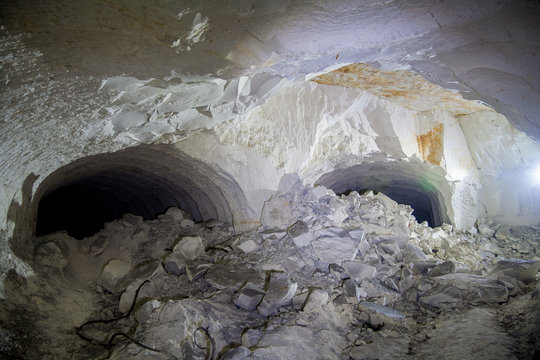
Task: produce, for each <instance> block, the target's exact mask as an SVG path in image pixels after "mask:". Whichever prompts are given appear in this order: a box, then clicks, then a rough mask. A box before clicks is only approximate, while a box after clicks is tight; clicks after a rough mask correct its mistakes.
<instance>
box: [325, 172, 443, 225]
mask: <svg viewBox="0 0 540 360" xmlns="http://www.w3.org/2000/svg"><path fill="white" fill-rule="evenodd" d="M317 184H319V185H323V186H326V187H327V188H330V189H332V190H333V191H334V192H336V193H337V194H348V193H350V192H351V191H357V192H359V193H363V192H366V191H368V190H373V191H376V192H381V193H383V194H385V195H386V196H388V197H389V198H391V199H393V200H394V201H396V202H398V203H400V204H405V205H409V206H411V207H412V208H413V210H414V211H413V215H414V216H415V217H416V219H417V221H418V222H423V221H427V222H428V224H429V225H430V226H432V227H436V226H440V225H442V224H443V223H445V222H449V220H448V214H447V209H446V205H445V201H444V197H443V195H442V194H441V192H440V190H439V189H440V188H442V187H444V186H448V185H447V184H446V182H445V181H444V178H443V177H442V176H440V175H436V174H435V173H434V172H431V171H430V170H428V169H426V168H425V167H424V166H423V165H422V164H416V163H401V162H399V163H398V162H393V163H366V164H361V165H356V166H352V167H349V168H345V169H337V170H334V171H332V172H330V173H327V174H325V175H323V176H321V177H320V178H319V180H318V181H317Z"/></svg>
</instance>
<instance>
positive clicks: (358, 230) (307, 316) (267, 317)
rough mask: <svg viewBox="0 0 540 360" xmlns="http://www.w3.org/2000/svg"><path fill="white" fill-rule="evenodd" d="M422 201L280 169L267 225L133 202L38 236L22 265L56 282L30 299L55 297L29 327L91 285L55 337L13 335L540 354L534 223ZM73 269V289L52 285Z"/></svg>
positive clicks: (539, 237)
mask: <svg viewBox="0 0 540 360" xmlns="http://www.w3.org/2000/svg"><path fill="white" fill-rule="evenodd" d="M412 212H413V209H412V208H411V207H409V206H406V205H400V204H397V203H396V202H395V201H393V200H391V199H390V198H388V197H386V196H385V195H384V194H382V193H378V194H374V193H373V192H368V193H365V194H363V195H360V194H358V193H357V192H351V193H350V194H348V195H347V196H341V197H338V196H336V195H335V194H334V193H333V192H332V191H331V190H328V189H326V188H324V187H306V186H304V185H303V184H302V182H301V180H299V178H297V177H295V176H286V177H284V178H283V179H282V181H281V184H280V189H279V191H278V193H277V194H275V195H274V196H273V197H271V198H270V199H269V200H268V201H267V202H266V203H265V206H264V209H263V213H262V217H261V223H262V224H261V226H260V227H259V228H257V229H254V230H251V231H248V232H245V233H242V234H235V232H234V229H233V228H232V227H231V226H230V225H228V224H224V223H222V222H219V221H216V220H210V221H206V222H202V223H194V222H193V221H192V220H190V217H189V215H188V214H187V213H185V212H183V211H182V210H180V209H177V208H169V209H168V211H167V212H166V213H165V214H163V215H160V216H159V218H158V219H156V220H149V221H143V219H142V218H140V217H136V216H133V215H129V214H127V215H125V216H124V217H123V218H122V219H120V220H117V221H114V222H112V223H109V224H107V225H106V227H105V229H104V230H102V231H101V232H99V233H97V234H96V235H94V236H92V237H89V238H85V239H83V240H80V241H79V240H75V239H73V238H70V237H69V236H67V235H66V234H65V233H56V234H52V235H48V236H45V237H41V238H38V239H36V250H35V254H34V268H35V270H36V272H37V275H36V277H35V279H34V280H28V281H34V282H36V283H37V282H38V279H42V282H41V283H40V284H41V286H40V287H39V290H38V289H36V290H35V291H36V293H34V294H33V295H32V294H31V293H30V292H28V291H27V293H28V294H27V295H26V296H27V297H26V298H25V299H26V300H25V301H27V300H28V299H27V298H28V297H31V296H38V297H39V296H45V293H47V291H48V293H49V294H52V293H54V294H55V295H54V296H52V299H49V302H48V305H44V303H46V301H44V302H36V301H34V303H33V304H34V305H35V306H36V307H37V308H36V309H33V310H40V311H41V312H46V311H47V310H46V309H49V313H48V314H47V313H45V314H42V319H40V320H39V321H38V322H36V323H35V324H34V329H33V331H34V332H40V329H41V330H43V329H45V328H48V329H51V326H52V325H50V323H53V322H55V320H57V318H56V317H57V315H55V314H56V313H58V312H62V313H64V312H65V309H64V310H63V309H59V310H58V307H61V304H65V303H67V301H68V300H69V299H71V298H73V299H75V298H77V297H81V296H83V295H85V296H86V295H88V296H89V299H91V300H88V303H87V308H85V309H79V310H77V309H76V308H73V309H72V311H73V312H74V313H73V314H72V317H71V318H69V316H70V315H69V314H68V315H65V316H67V317H68V318H69V319H68V320H66V321H63V322H62V323H61V324H56V325H54V326H56V329H57V330H58V329H60V328H62V327H63V328H62V329H61V331H57V332H56V335H55V336H56V338H48V339H45V338H42V341H47V342H48V343H49V344H52V345H55V344H58V345H59V346H47V347H45V346H39V344H37V345H38V346H34V347H32V348H29V347H28V348H24V347H23V348H15V347H13V346H12V348H11V349H10V350H6V351H7V352H9V351H11V354H15V353H17V352H18V353H17V354H19V355H21V356H24V357H27V358H34V357H35V358H38V357H42V358H47V357H48V358H54V357H71V358H89V357H90V358H109V357H110V358H116V359H291V358H304V359H358V360H360V359H405V358H420V359H428V358H434V357H436V358H440V359H450V358H456V356H459V357H460V358H463V359H469V358H473V357H474V358H483V359H484V358H485V359H501V358H504V359H512V358H530V359H532V358H533V357H534V356H535V354H538V351H540V342H539V341H538V340H539V336H538V334H540V332H539V331H538V324H540V314H539V312H538V311H537V310H536V311H533V310H531V309H538V308H539V307H538V305H540V296H538V294H539V287H538V284H537V280H538V277H539V274H538V270H539V269H540V247H539V241H540V229H538V228H534V227H528V228H524V227H510V226H502V225H500V224H496V223H493V222H489V221H487V220H479V221H478V223H477V225H476V227H474V228H472V229H471V230H470V231H468V232H457V231H454V230H453V229H452V226H450V225H446V224H445V225H443V226H441V227H439V228H435V229H432V228H430V227H429V226H428V225H427V223H422V224H418V223H417V222H416V219H415V218H414V216H413V215H412ZM8 279H10V277H8ZM43 279H47V280H46V281H44V280H43ZM13 281H14V280H12V282H13ZM59 284H63V285H59ZM70 284H77V285H76V286H75V285H72V286H73V287H76V288H77V291H71V292H70V291H67V290H66V291H62V290H58V289H67V288H69V286H71V285H70ZM26 286H29V285H26ZM23 287H24V286H23ZM47 289H49V290H47ZM53 289H54V290H53ZM11 291H12V293H13V292H16V291H19V292H21V291H22V290H21V289H20V288H19V289H15V287H13V289H12V290H11ZM36 294H37V295H36ZM62 299H63V300H62ZM66 299H67V300H66ZM21 302H22V301H21ZM535 304H536V305H535ZM46 306H48V307H46ZM55 309H56V310H55ZM29 311H30V310H29ZM75 313H77V314H78V315H76V314H75ZM47 316H48V317H47ZM55 318H56V319H55ZM19 319H20V318H19ZM13 321H15V320H13ZM27 321H28V320H27ZM2 324H3V325H2V328H6V327H7V326H8V325H9V321H7V320H5V319H3V322H2ZM40 327H41V328H40ZM524 329H528V331H524ZM2 331H4V332H6V334H8V333H9V331H11V330H10V329H9V327H8V328H6V329H2ZM42 333H43V334H50V333H51V332H50V331H42ZM534 334H536V335H534ZM43 336H45V335H43ZM49 336H53V335H49ZM60 345H61V346H60ZM4 350H5V349H4Z"/></svg>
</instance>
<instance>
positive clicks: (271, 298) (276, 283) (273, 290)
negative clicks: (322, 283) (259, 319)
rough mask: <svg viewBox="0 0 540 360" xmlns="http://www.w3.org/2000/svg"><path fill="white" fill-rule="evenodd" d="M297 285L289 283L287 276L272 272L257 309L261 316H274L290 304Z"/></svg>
mask: <svg viewBox="0 0 540 360" xmlns="http://www.w3.org/2000/svg"><path fill="white" fill-rule="evenodd" d="M297 287H298V284H296V283H293V282H291V280H290V278H289V275H287V274H285V273H278V272H273V273H271V274H270V282H269V284H268V288H267V289H266V294H265V296H264V298H263V300H262V301H261V303H260V304H259V306H258V307H257V310H259V312H260V313H261V314H262V315H263V316H270V315H275V314H277V312H278V311H279V309H280V308H281V307H282V306H285V305H287V304H288V303H289V302H291V300H292V298H293V296H294V294H295V292H296V288H297Z"/></svg>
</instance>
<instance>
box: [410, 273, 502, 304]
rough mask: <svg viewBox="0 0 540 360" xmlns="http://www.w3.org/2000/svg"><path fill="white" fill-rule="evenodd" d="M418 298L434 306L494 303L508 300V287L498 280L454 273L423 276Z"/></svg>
mask: <svg viewBox="0 0 540 360" xmlns="http://www.w3.org/2000/svg"><path fill="white" fill-rule="evenodd" d="M423 289H425V291H423V290H421V289H420V287H419V291H421V292H422V293H423V294H421V296H420V298H419V300H420V301H421V302H423V303H426V304H429V305H431V306H435V307H443V308H444V307H446V308H454V307H461V306H463V305H466V304H468V305H479V304H496V303H502V302H506V301H507V300H508V289H507V287H506V285H505V284H504V283H502V282H501V281H498V280H489V279H486V278H484V277H481V276H477V275H472V274H465V273H455V274H447V275H443V276H438V277H434V278H425V279H424V285H423Z"/></svg>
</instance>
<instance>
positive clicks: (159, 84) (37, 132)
mask: <svg viewBox="0 0 540 360" xmlns="http://www.w3.org/2000/svg"><path fill="white" fill-rule="evenodd" d="M37 58H39V56H37ZM27 65H28V66H29V67H32V64H31V63H30V64H27ZM366 79H368V80H369V79H372V80H373V81H367V80H366ZM36 81H37V85H35V86H36V87H37V88H36V90H35V91H34V92H33V93H30V95H27V96H22V95H23V89H20V92H19V93H16V92H14V93H10V96H11V97H12V98H11V100H10V101H11V103H12V104H13V106H12V107H11V108H10V111H9V113H8V120H9V121H7V122H6V123H5V124H4V125H3V126H4V127H5V130H6V131H5V132H2V134H1V136H2V142H1V145H0V146H2V150H3V154H4V155H3V157H2V167H1V170H0V171H2V173H1V177H2V179H4V180H5V181H4V182H3V189H4V191H3V192H2V194H1V195H2V203H3V204H6V205H7V206H2V207H1V208H0V220H1V223H2V228H3V229H5V230H4V233H5V235H4V236H5V238H10V237H11V238H12V240H11V242H10V244H11V246H12V248H13V249H14V250H15V252H16V253H18V254H21V253H24V249H28V248H29V246H27V244H28V242H29V241H30V239H29V236H30V235H31V234H32V232H33V229H34V227H33V224H35V221H36V219H35V214H36V213H37V207H38V203H39V199H41V197H42V196H44V195H45V194H46V193H47V192H50V191H51V190H52V189H57V188H59V187H61V186H62V185H65V184H70V183H71V184H73V183H75V184H79V185H85V181H88V179H89V178H90V179H91V181H90V184H96V183H99V184H104V183H105V180H104V179H113V180H114V181H116V182H117V183H118V185H117V186H120V185H119V182H118V180H122V181H124V180H128V179H129V180H128V181H131V184H133V185H132V187H131V189H133V192H136V190H135V189H137V188H139V187H145V186H144V184H149V183H150V182H151V181H149V180H150V179H152V181H153V180H155V181H157V182H159V183H160V185H159V186H157V189H156V193H159V194H162V195H159V196H156V197H150V198H141V200H142V202H145V204H146V205H145V206H142V205H141V206H135V207H136V208H138V209H140V210H141V212H142V213H144V211H146V210H145V208H146V207H148V209H147V210H148V211H149V210H150V209H157V208H160V207H161V206H163V207H165V206H168V205H170V204H173V203H179V204H180V203H181V205H182V206H183V207H184V208H187V209H188V211H190V212H192V216H194V218H196V219H207V218H211V217H217V218H219V219H221V220H224V221H229V220H231V219H232V222H233V224H234V226H235V228H236V230H237V231H242V230H244V229H248V228H250V227H254V226H258V225H260V213H261V209H262V207H263V205H264V202H265V201H266V200H267V199H268V198H269V197H270V196H271V195H272V194H273V193H274V192H275V191H276V190H277V188H278V184H279V180H280V178H281V177H282V176H283V175H285V174H289V173H298V174H299V175H300V177H301V178H302V180H303V181H304V183H305V184H315V183H317V181H318V180H319V178H321V176H322V175H323V174H328V173H333V172H334V173H333V174H334V175H336V176H338V175H339V172H340V171H343V170H344V169H347V168H353V169H360V167H356V166H359V165H361V164H363V163H368V162H373V163H377V164H385V163H388V164H400V165H399V166H398V167H397V168H393V167H392V166H389V165H388V166H387V165H384V166H383V165H381V166H383V168H385V169H387V170H388V173H387V175H385V178H384V179H383V180H384V182H389V181H390V185H389V186H390V187H392V186H393V187H394V189H395V188H396V184H395V183H394V184H392V183H391V180H390V179H391V178H392V174H391V173H392V171H394V170H395V171H397V172H398V176H401V177H402V179H401V182H400V183H399V184H397V188H398V189H401V188H404V187H405V186H407V187H408V186H409V184H411V185H412V184H416V180H413V179H418V178H421V177H422V176H424V175H425V174H431V175H433V178H434V179H435V180H436V181H435V183H437V186H435V188H436V189H437V192H436V194H437V196H436V198H437V200H438V205H437V206H435V205H433V204H435V202H434V199H435V197H430V199H433V201H431V200H430V204H432V206H431V208H432V209H433V211H435V210H437V209H440V220H441V221H448V222H450V223H451V224H453V225H454V226H455V227H456V228H458V229H468V228H470V227H471V226H472V225H473V224H474V222H475V221H476V219H477V218H478V217H482V216H488V215H489V216H493V217H497V218H498V220H499V221H502V222H505V221H506V222H510V223H513V222H519V221H523V220H522V219H525V220H524V221H528V222H533V221H534V222H537V221H538V219H539V218H540V201H531V202H528V203H527V202H523V201H520V199H523V198H529V199H535V198H538V197H540V194H539V193H538V189H536V188H533V187H520V188H513V187H512V186H508V185H506V187H505V188H504V191H503V192H501V193H498V194H497V193H495V197H498V199H493V193H488V192H485V191H484V190H485V189H489V187H490V186H491V187H495V186H496V185H497V184H498V181H500V180H501V179H500V177H499V174H500V173H501V171H502V170H505V169H513V170H514V173H515V174H517V173H518V172H519V171H525V170H527V169H529V168H530V167H531V166H532V165H533V164H534V161H536V159H538V158H539V156H538V154H540V146H539V145H538V143H536V142H534V141H533V140H531V139H530V138H528V137H527V136H526V135H524V134H523V133H521V132H519V131H518V130H515V129H513V128H512V127H511V125H510V124H509V123H508V122H507V120H506V119H505V118H504V117H502V116H501V115H499V114H497V113H496V112H495V111H493V110H492V109H490V108H489V107H487V106H485V105H483V104H480V103H477V102H472V101H467V100H463V98H461V96H459V95H458V94H456V93H453V92H448V91H445V90H444V89H441V88H440V87H437V86H434V85H432V84H430V83H429V82H427V81H426V80H424V79H423V78H422V77H420V76H418V75H416V74H413V73H410V72H407V71H382V70H378V69H376V68H374V67H372V66H369V65H366V64H350V65H347V66H345V67H342V68H338V69H333V70H329V71H328V72H326V73H324V74H314V75H313V76H312V77H311V78H310V80H308V81H303V80H302V81H290V80H286V79H282V78H280V77H278V76H275V75H269V74H256V75H253V76H251V77H248V76H242V77H240V78H236V79H232V80H224V79H220V78H215V77H210V76H202V77H189V76H182V75H174V76H170V77H166V78H164V79H163V80H157V79H147V80H140V79H136V78H133V77H113V78H109V79H106V80H104V81H102V82H101V83H98V82H96V81H94V82H81V83H80V84H79V83H77V82H76V81H75V80H73V79H72V80H70V81H72V82H68V83H65V84H62V86H72V87H73V93H72V95H70V96H73V98H72V100H71V101H68V102H67V103H66V101H65V97H64V96H63V94H61V93H59V92H55V90H54V88H51V87H49V86H47V85H48V83H47V82H45V83H42V85H43V86H42V87H38V85H39V84H40V83H39V80H36ZM64 81H66V80H62V82H64ZM370 84H372V85H373V84H375V85H373V86H372V87H370V86H371V85H370ZM381 89H383V90H381ZM384 89H387V90H384ZM17 94H18V95H19V97H20V99H21V100H20V101H16V100H18V99H19V98H16V95H17ZM73 94H75V95H73ZM403 94H406V95H403ZM92 95H95V97H94V96H92ZM43 99H46V101H48V102H49V103H50V104H48V105H42V106H36V104H38V103H39V104H41V103H40V102H41V101H43ZM82 100H88V102H87V103H84V104H83V102H84V101H82ZM31 106H33V108H34V109H35V112H31V113H28V114H27V115H28V116H27V117H26V118H25V120H24V121H21V122H17V121H16V120H17V119H18V116H20V115H17V114H18V113H21V112H24V109H25V108H28V107H31ZM44 119H45V120H44ZM477 124H483V126H477ZM486 129H488V131H486ZM504 129H506V130H508V131H505V130H504ZM492 134H496V141H497V142H498V143H501V144H505V145H502V146H493V142H492V141H491V139H492V138H491V136H492ZM140 145H145V147H141V146H140ZM126 149H127V150H126ZM141 149H145V150H144V151H143V150H141ZM94 156H98V157H97V158H95V159H100V160H99V161H93V160H88V159H92V158H93V157H94ZM485 159H490V160H489V161H486V160H485ZM102 160H103V161H102ZM500 160H501V161H500ZM85 161H88V162H87V163H86V164H85ZM107 164H109V165H111V164H114V169H113V167H112V166H109V165H107ZM73 170H74V171H73ZM134 170H136V171H137V172H138V173H139V174H138V175H137V176H135V177H130V176H129V175H127V174H128V173H131V172H132V171H134ZM56 171H58V172H57V173H56ZM53 173H54V175H53V176H51V174H53ZM431 175H430V176H431ZM366 176H367V175H366ZM338 177H339V176H338ZM84 179H87V180H84ZM92 179H93V180H92ZM336 181H337V182H336ZM336 181H328V186H335V185H336V184H337V183H339V180H336ZM44 182H45V183H44ZM135 184H139V185H137V186H136V185H135ZM86 185H88V183H86ZM353 185H354V184H351V186H353ZM100 186H101V185H100ZM114 187H116V185H115V186H114ZM337 191H339V190H337ZM535 191H536V192H535ZM184 192H185V193H184ZM383 192H384V191H383ZM165 194H167V195H165ZM419 194H423V193H419ZM509 194H510V195H509ZM511 194H514V195H519V196H512V195H511ZM188 195H189V196H188ZM171 199H173V200H172V201H171ZM174 199H176V200H174ZM190 199H192V200H193V201H191V200H190ZM147 201H149V202H148V203H147ZM169 201H170V202H169ZM506 201H508V202H509V203H510V205H509V204H507V203H506ZM409 205H410V204H409ZM182 206H181V207H182ZM149 212H152V211H149ZM436 217H439V216H436ZM535 219H536V220H535ZM21 249H22V250H21ZM2 256H4V257H6V258H8V257H10V258H11V257H12V255H11V253H10V250H7V251H6V252H5V253H3V255H2ZM10 266H11V265H10Z"/></svg>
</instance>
